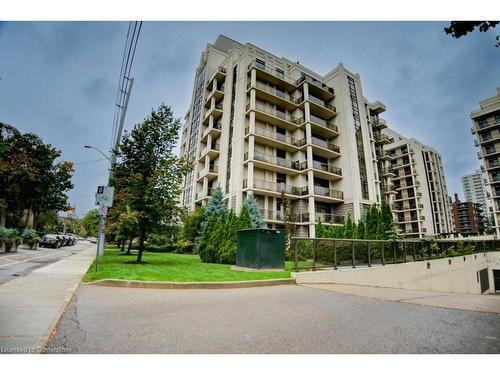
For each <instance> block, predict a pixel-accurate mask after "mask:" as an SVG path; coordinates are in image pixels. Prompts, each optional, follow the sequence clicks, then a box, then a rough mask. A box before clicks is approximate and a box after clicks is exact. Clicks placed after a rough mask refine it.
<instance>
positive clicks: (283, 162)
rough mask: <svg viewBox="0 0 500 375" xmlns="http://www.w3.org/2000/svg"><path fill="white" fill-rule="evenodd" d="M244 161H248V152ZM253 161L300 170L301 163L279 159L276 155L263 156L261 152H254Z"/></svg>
mask: <svg viewBox="0 0 500 375" xmlns="http://www.w3.org/2000/svg"><path fill="white" fill-rule="evenodd" d="M244 159H245V160H248V152H245V155H244ZM253 160H257V161H262V162H265V163H269V164H274V165H277V166H280V167H284V168H290V169H295V170H299V165H300V163H299V162H298V161H292V160H288V159H285V158H279V157H276V156H274V155H269V154H263V153H261V152H254V155H253Z"/></svg>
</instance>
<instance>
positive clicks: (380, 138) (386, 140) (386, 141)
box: [375, 134, 392, 145]
mask: <svg viewBox="0 0 500 375" xmlns="http://www.w3.org/2000/svg"><path fill="white" fill-rule="evenodd" d="M375 141H376V142H377V143H378V144H380V145H388V144H389V143H391V142H392V141H391V139H390V138H389V137H388V136H387V134H380V135H379V136H378V137H376V138H375Z"/></svg>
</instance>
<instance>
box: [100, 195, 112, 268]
mask: <svg viewBox="0 0 500 375" xmlns="http://www.w3.org/2000/svg"><path fill="white" fill-rule="evenodd" d="M114 192H115V188H114V187H113V186H99V187H97V193H96V195H95V204H96V206H99V208H98V211H99V236H98V240H97V252H96V257H95V271H96V272H97V271H99V256H100V255H101V256H102V255H103V254H104V244H105V240H106V237H105V234H104V220H105V218H106V216H107V215H108V207H112V206H113V195H114Z"/></svg>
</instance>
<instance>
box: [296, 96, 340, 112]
mask: <svg viewBox="0 0 500 375" xmlns="http://www.w3.org/2000/svg"><path fill="white" fill-rule="evenodd" d="M299 99H300V98H299ZM302 101H303V97H302ZM302 101H301V102H302ZM309 101H310V102H313V103H314V104H317V105H319V106H322V107H325V108H326V109H329V110H330V111H333V112H336V111H337V108H335V106H334V105H331V104H328V103H326V102H325V101H324V100H322V99H319V98H316V97H315V96H313V95H310V94H309ZM301 102H300V103H301Z"/></svg>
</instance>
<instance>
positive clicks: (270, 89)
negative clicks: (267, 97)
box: [247, 81, 295, 103]
mask: <svg viewBox="0 0 500 375" xmlns="http://www.w3.org/2000/svg"><path fill="white" fill-rule="evenodd" d="M250 87H252V83H251V82H248V84H247V89H249V88H250ZM254 87H256V88H258V89H259V90H262V91H265V92H267V93H269V94H272V95H274V96H277V97H279V98H281V99H284V100H287V101H289V102H292V103H294V102H295V100H294V99H293V98H292V97H291V96H290V94H288V93H287V92H286V91H282V90H278V89H276V88H275V87H272V86H268V85H265V84H263V83H262V82H258V81H257V82H256V83H255V85H254Z"/></svg>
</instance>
